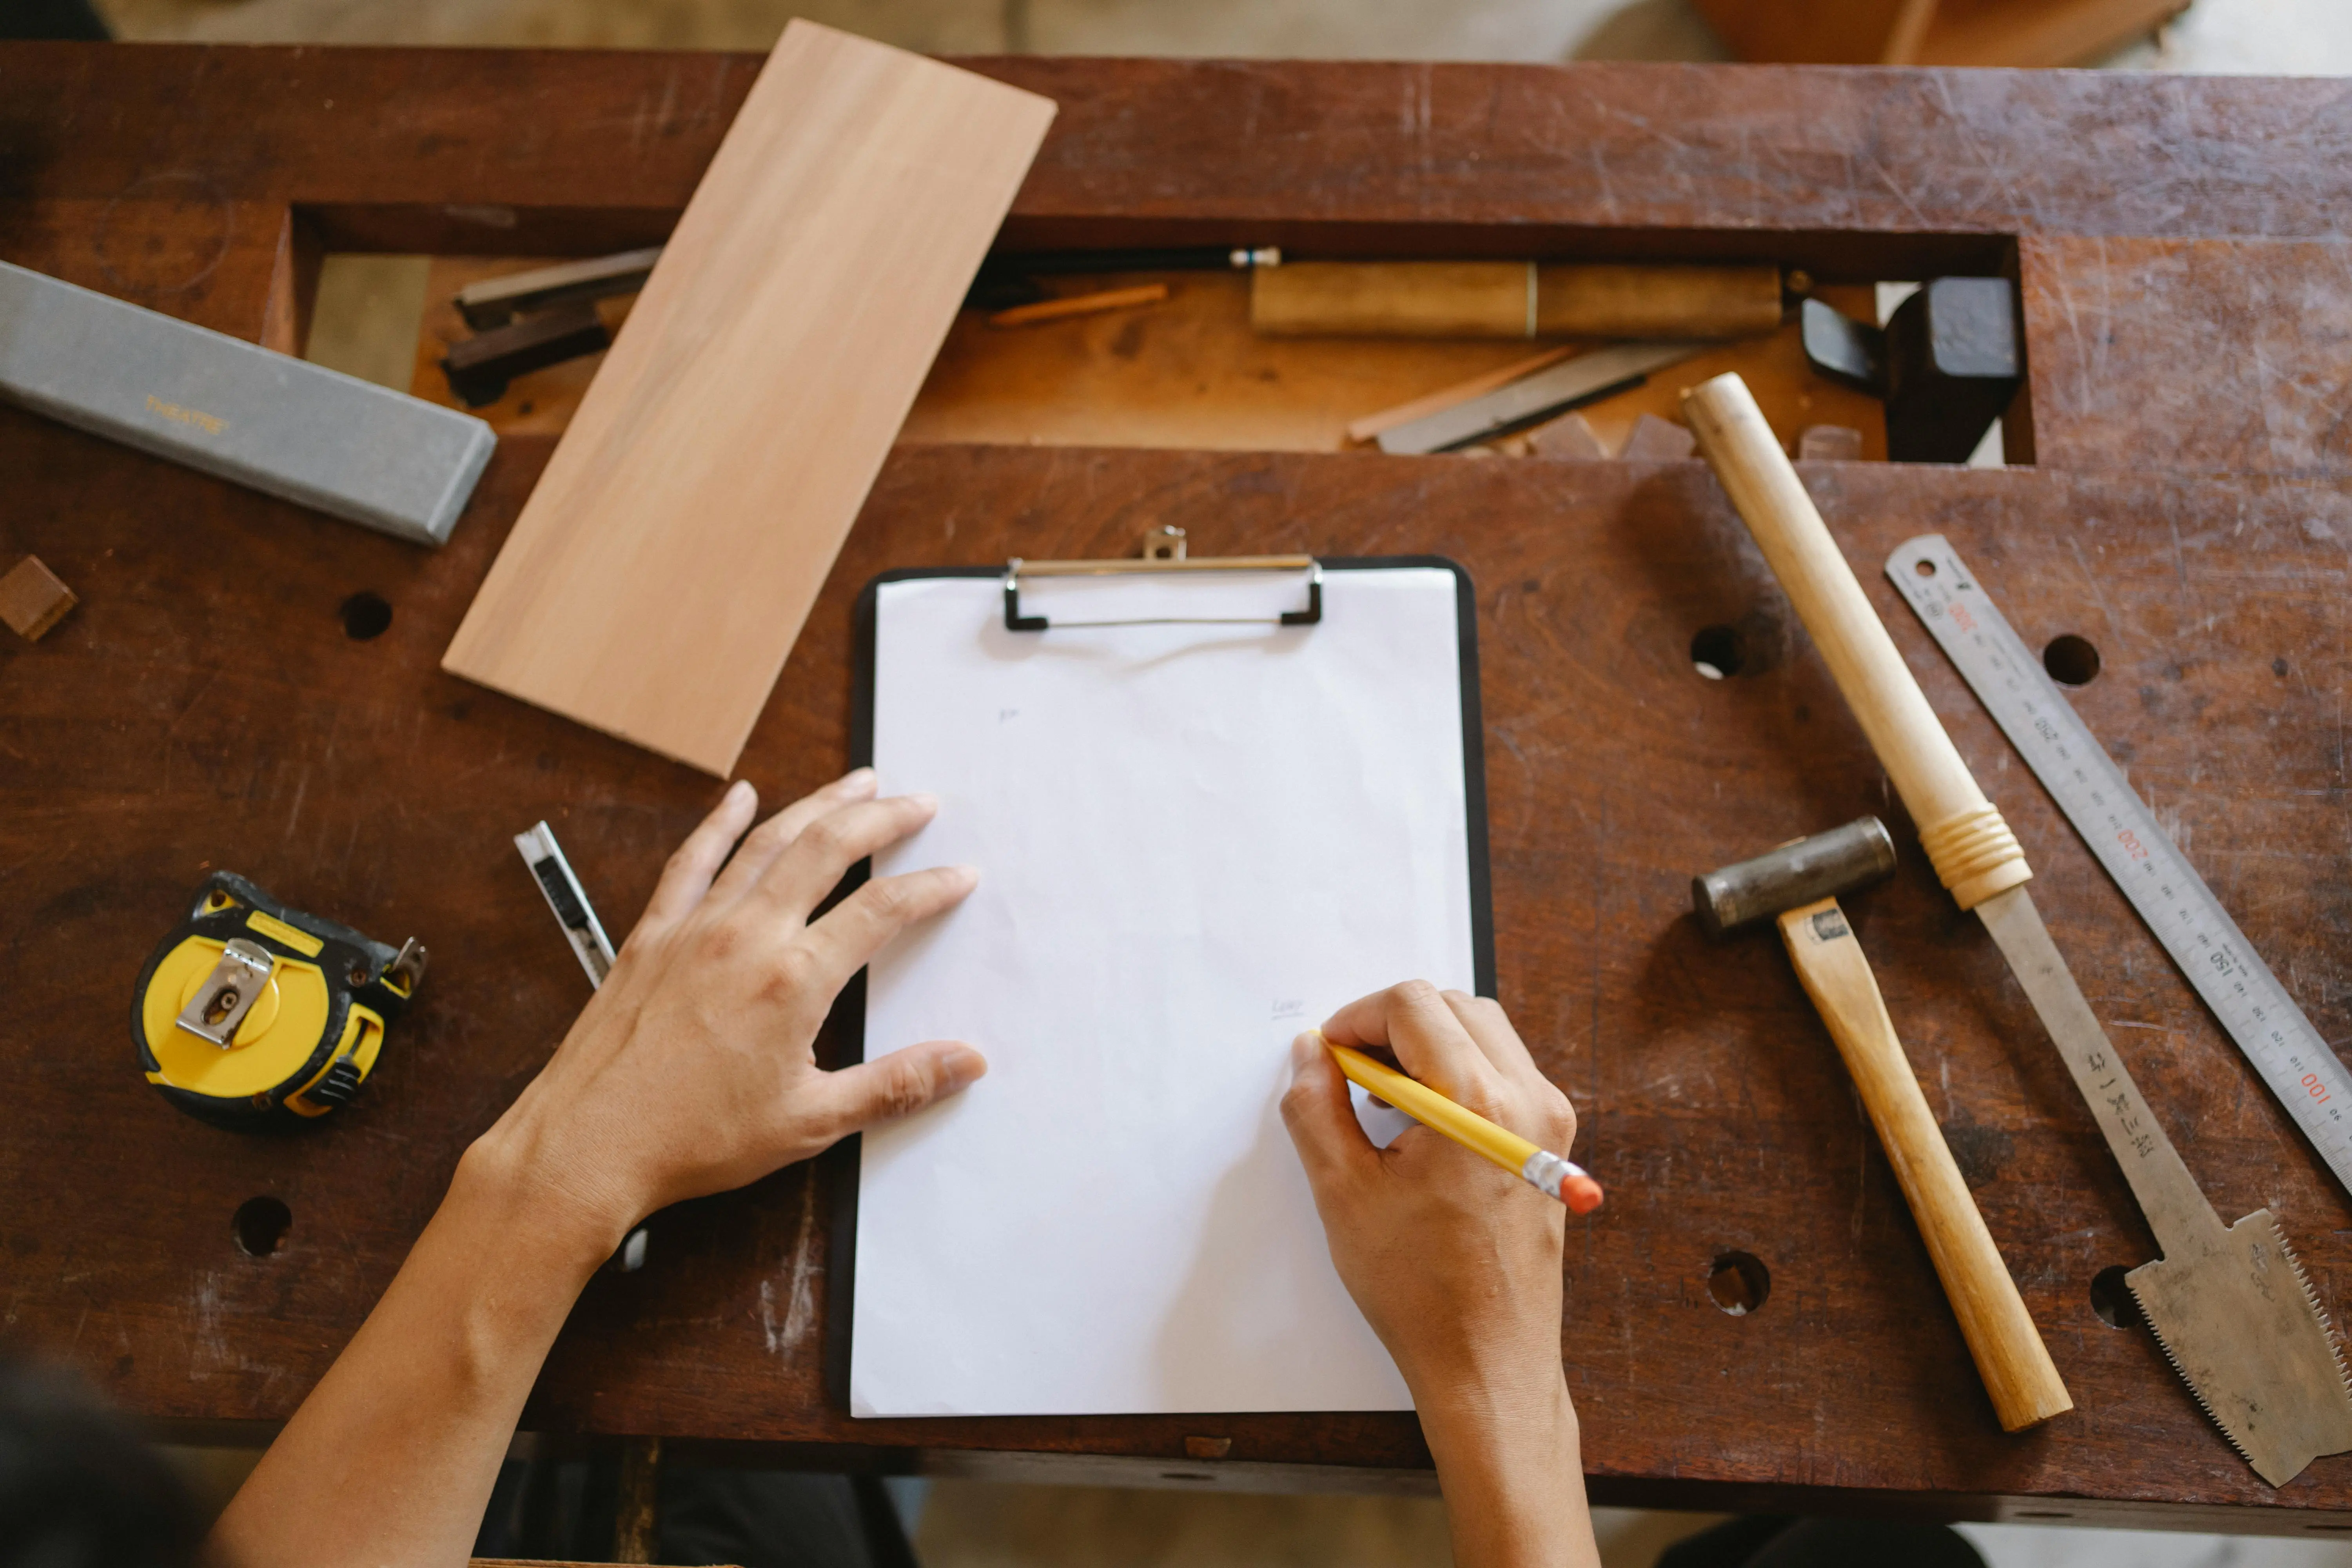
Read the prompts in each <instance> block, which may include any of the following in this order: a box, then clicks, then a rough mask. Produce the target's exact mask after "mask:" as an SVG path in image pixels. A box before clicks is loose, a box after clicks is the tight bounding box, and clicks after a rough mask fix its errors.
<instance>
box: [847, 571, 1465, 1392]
mask: <svg viewBox="0 0 2352 1568" xmlns="http://www.w3.org/2000/svg"><path fill="white" fill-rule="evenodd" d="M1178 537H1180V538H1181V535H1180V536H1178ZM1149 548H1150V546H1149V545H1147V549H1149ZM1155 559H1160V560H1164V559H1166V558H1164V557H1161V558H1153V557H1149V556H1147V557H1146V558H1144V559H1143V560H1141V561H1139V562H1133V563H1128V562H1101V563H1095V562H1087V563H1029V562H1023V561H1017V560H1016V561H1013V562H1010V563H1007V564H1005V565H1003V566H910V567H901V568H898V569H897V570H895V571H889V572H885V573H882V574H879V575H878V576H877V577H875V578H874V579H873V580H872V581H870V582H868V583H867V584H866V586H865V587H864V588H863V589H861V590H860V591H859V593H858V595H857V604H856V610H855V612H854V621H853V626H852V633H851V644H852V656H851V664H850V678H849V679H850V684H849V702H850V709H849V765H850V766H851V767H852V768H862V767H867V766H871V765H872V763H873V761H874V668H875V651H876V637H877V605H878V603H879V595H880V591H881V590H882V588H883V587H885V586H886V585H887V584H892V583H904V582H910V581H913V580H916V579H919V578H927V577H966V578H973V577H985V578H996V579H1001V580H1003V583H1004V584H1005V621H1006V625H1007V626H1009V627H1014V628H1016V629H1020V630H1024V631H1034V632H1035V633H1037V634H1039V635H1051V632H1050V627H1049V626H1047V625H1046V624H1045V622H1044V621H1043V620H1042V618H1040V619H1038V620H1037V623H1036V624H1035V625H1034V626H1023V625H1022V624H1021V622H1022V620H1023V619H1024V618H1026V617H1024V616H1023V615H1022V610H1021V605H1020V600H1019V589H1020V581H1021V579H1022V577H1023V576H1024V574H1028V575H1045V574H1057V575H1066V574H1071V573H1072V572H1075V571H1090V572H1091V571H1122V572H1126V571H1133V572H1144V571H1150V570H1151V569H1152V567H1153V563H1154V560H1155ZM1177 559H1179V560H1181V554H1180V555H1179V556H1178V557H1177ZM1276 559H1281V560H1283V561H1284V562H1285V563H1286V564H1287V565H1298V564H1300V563H1311V568H1310V569H1309V570H1310V581H1311V582H1312V584H1314V592H1313V594H1312V597H1311V600H1310V604H1311V606H1312V615H1313V616H1319V615H1320V613H1321V593H1320V584H1321V578H1322V574H1325V573H1335V572H1381V571H1391V572H1393V571H1402V570H1408V569H1421V570H1430V569H1435V570H1437V571H1442V572H1446V573H1450V574H1452V575H1453V578H1454V651H1455V658H1456V666H1457V668H1458V670H1459V672H1460V677H1461V682H1462V693H1461V710H1462V788H1463V796H1464V803H1463V804H1464V830H1465V848H1466V851H1467V854H1466V857H1465V858H1466V859H1467V861H1468V867H1469V874H1470V960H1471V972H1472V974H1473V976H1474V977H1475V983H1476V987H1477V994H1479V995H1481V996H1493V995H1494V994H1495V990H1496V980H1495V901H1494V886H1493V878H1492V870H1491V868H1490V866H1489V863H1488V858H1487V850H1486V722H1485V720H1484V718H1483V716H1482V710H1481V708H1480V705H1479V700H1478V599H1477V594H1476V591H1475V588H1474V586H1473V584H1472V583H1471V581H1470V574H1469V572H1468V570H1467V569H1466V568H1465V567H1464V566H1463V565H1462V564H1461V563H1459V562H1457V561H1453V560H1449V559H1448V558H1446V557H1445V556H1443V555H1350V556H1337V557H1332V556H1316V557H1305V556H1301V557H1296V558H1274V557H1241V558H1231V559H1229V560H1227V561H1223V562H1219V563H1217V564H1219V565H1226V566H1231V567H1234V568H1236V569H1241V570H1264V569H1265V563H1267V562H1269V561H1272V560H1276ZM1200 564H1202V565H1207V564H1209V563H1200ZM1041 568H1043V569H1044V570H1041ZM1283 618H1284V621H1285V622H1286V624H1289V625H1301V624H1309V625H1311V624H1312V618H1310V617H1309V616H1307V614H1305V613H1301V614H1299V615H1297V616H1284V617H1283ZM870 870H871V863H870V862H861V863H860V864H858V865H857V866H856V867H854V868H851V870H850V873H849V875H848V876H847V877H846V878H845V879H843V882H842V887H841V895H842V896H844V897H846V896H847V895H848V894H849V893H850V892H852V891H854V890H855V889H856V888H857V887H858V886H859V885H860V884H862V883H863V882H864V881H865V880H866V877H867V875H868V874H869V872H870ZM831 1023H832V1026H833V1035H834V1037H835V1039H837V1040H838V1041H840V1042H841V1044H840V1050H839V1053H838V1055H837V1057H836V1058H835V1062H834V1064H833V1065H835V1067H848V1066H853V1065H855V1064H856V1063H859V1062H862V1061H864V1060H865V1059H866V972H865V971H864V970H862V969H861V970H859V971H858V972H857V973H856V975H855V976H854V977H853V978H852V979H851V980H850V982H849V984H847V985H845V986H844V987H843V988H842V992H841V996H840V999H839V1000H838V1001H837V1002H835V1005H834V1009H833V1015H832V1018H831ZM860 1148H861V1139H860V1137H859V1135H857V1134H856V1133H852V1134H851V1135H850V1136H849V1137H846V1138H845V1139H843V1140H842V1141H841V1142H838V1143H836V1144H835V1145H834V1146H833V1147H832V1148H830V1149H828V1150H826V1151H825V1152H824V1153H823V1154H820V1155H819V1156H817V1159H816V1162H815V1164H816V1169H817V1173H818V1176H819V1179H821V1180H822V1181H823V1182H824V1187H825V1196H826V1215H827V1219H828V1231H827V1237H826V1247H825V1300H824V1309H825V1310H824V1387H825V1396H826V1398H827V1399H828V1400H830V1401H831V1402H832V1403H833V1405H835V1407H836V1408H838V1409H840V1410H842V1411H844V1412H846V1411H847V1410H848V1409H849V1352H850V1332H851V1323H852V1321H853V1318H854V1311H853V1308H854V1305H855V1302H856V1287H857V1173H858V1161H859V1151H860Z"/></svg>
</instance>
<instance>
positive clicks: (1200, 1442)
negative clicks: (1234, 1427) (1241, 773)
mask: <svg viewBox="0 0 2352 1568" xmlns="http://www.w3.org/2000/svg"><path fill="white" fill-rule="evenodd" d="M1233 1451H1234V1440H1233V1439H1232V1438H1231V1437H1187V1438H1185V1439H1184V1457H1185V1458H1188V1459H1222V1458H1224V1457H1225V1456H1226V1455H1227V1454H1230V1453H1232V1452H1233Z"/></svg>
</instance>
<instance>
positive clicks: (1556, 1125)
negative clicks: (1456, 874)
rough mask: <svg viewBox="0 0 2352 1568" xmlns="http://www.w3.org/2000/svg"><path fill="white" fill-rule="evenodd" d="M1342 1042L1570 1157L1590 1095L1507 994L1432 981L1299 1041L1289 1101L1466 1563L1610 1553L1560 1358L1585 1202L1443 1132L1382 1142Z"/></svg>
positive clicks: (1366, 1003) (1585, 1559)
mask: <svg viewBox="0 0 2352 1568" xmlns="http://www.w3.org/2000/svg"><path fill="white" fill-rule="evenodd" d="M1327 1040H1328V1042H1329V1043H1330V1044H1332V1045H1339V1046H1352V1047H1356V1048H1357V1049H1359V1050H1370V1051H1374V1052H1379V1053H1381V1054H1388V1053H1393V1054H1394V1056H1395V1058H1396V1059H1397V1063H1398V1065H1399V1067H1401V1068H1402V1069H1403V1070H1404V1071H1405V1072H1406V1073H1407V1074H1409V1075H1411V1076H1412V1077H1413V1078H1416V1079H1420V1080H1421V1081H1423V1083H1426V1084H1428V1085H1429V1086H1430V1087H1431V1088H1433V1089H1437V1090H1439V1091H1440V1092H1442V1093H1444V1094H1445V1095H1446V1096H1448V1097H1449V1098H1451V1099H1452V1100H1454V1101H1456V1102H1457V1103H1459V1104H1461V1105H1464V1106H1466V1107H1467V1108H1469V1109H1470V1110H1475V1111H1476V1112H1478V1113H1479V1114H1480V1115H1481V1116H1484V1117H1486V1119H1487V1120H1488V1121H1494V1122H1496V1123H1499V1124H1500V1125H1502V1126H1504V1127H1507V1128H1509V1129H1510V1130H1511V1131H1515V1132H1517V1133H1519V1134H1520V1135H1521V1136H1523V1137H1526V1138H1529V1139H1532V1140H1534V1141H1535V1142H1537V1143H1538V1144H1540V1145H1542V1146H1543V1147H1544V1148H1547V1149H1550V1150H1554V1151H1556V1152H1559V1153H1561V1154H1566V1153H1567V1152H1568V1151H1569V1145H1570V1142H1573V1141H1574V1139H1575V1136H1576V1111H1575V1109H1574V1108H1573V1107H1572V1106H1570V1104H1569V1102H1568V1097H1567V1096H1566V1095H1564V1094H1562V1093H1560V1091H1559V1089H1556V1088H1554V1087H1553V1086H1552V1084H1551V1082H1550V1081H1549V1079H1546V1078H1545V1077H1544V1076H1543V1074H1542V1073H1541V1072H1539V1071H1538V1070H1537V1068H1536V1065H1535V1061H1534V1058H1531V1057H1530V1056H1528V1048H1527V1047H1526V1046H1525V1045H1524V1044H1523V1043H1521V1041H1520V1039H1519V1037H1518V1034H1517V1031H1516V1030H1514V1029H1513V1028H1512V1027H1511V1021H1510V1019H1509V1018H1508V1017H1507V1016H1505V1015H1504V1013H1503V1009H1502V1008H1501V1007H1500V1006H1499V1005H1496V1003H1494V1002H1491V1001H1488V1000H1486V998H1484V997H1477V996H1469V995H1465V994H1463V993H1461V992H1458V991H1444V992H1441V991H1440V990H1438V989H1437V987H1435V986H1434V985H1432V984H1429V983H1428V982H1426V981H1411V982H1408V983H1406V984H1402V985H1398V986H1393V987H1391V989H1389V990H1387V991H1382V992H1380V993H1378V994H1374V995H1370V996H1367V997H1364V998H1363V999H1361V1000H1360V1001H1357V1002H1352V1003H1349V1005H1347V1006H1345V1007H1342V1008H1340V1009H1339V1012H1337V1013H1335V1014H1333V1015H1332V1016H1331V1019H1330V1021H1329V1022H1328V1023H1326V1024H1325V1025H1324V1026H1323V1028H1322V1031H1321V1034H1320V1035H1319V1036H1318V1035H1317V1034H1315V1033H1312V1032H1310V1033H1307V1034H1304V1035H1301V1036H1299V1037H1298V1038H1297V1041H1296V1042H1295V1043H1294V1045H1293V1047H1292V1058H1291V1067H1292V1079H1291V1086H1290V1089H1289V1092H1288V1093H1287V1094H1286V1095H1285V1096H1284V1097H1283V1101H1282V1114H1283V1120H1284V1121H1285V1122H1286V1123H1287V1124H1288V1126H1289V1128H1290V1136H1291V1141H1292V1142H1294V1143H1296V1144H1297V1149H1298V1157H1299V1160H1300V1162H1301V1163H1303V1164H1304V1165H1305V1166H1306V1170H1307V1183H1308V1184H1309V1185H1310V1186H1312V1187H1313V1188H1314V1191H1315V1206H1316V1210H1317V1212H1318V1213H1319V1214H1320V1215H1322V1219H1323V1229H1324V1234H1325V1236H1326V1237H1327V1238H1328V1241H1329V1243H1330V1247H1331V1261H1332V1263H1333V1264H1334V1265H1335V1266H1336V1267H1337V1268H1338V1269H1339V1279H1340V1280H1341V1281H1342V1282H1343V1283H1344V1284H1346V1286H1347V1287H1348V1293H1349V1295H1350V1296H1352V1297H1354V1298H1355V1300H1356V1305H1357V1306H1358V1307H1359V1308H1360V1309H1361V1310H1362V1311H1363V1314H1364V1317H1365V1320H1366V1321H1368V1322H1370V1324H1371V1327H1372V1331H1373V1332H1374V1333H1376V1334H1378V1335H1379V1336H1380V1339H1381V1343H1382V1344H1384V1345H1386V1346H1387V1347H1388V1351H1389V1354H1390V1355H1391V1356H1393V1357H1394V1358H1395V1360H1396V1363H1397V1370H1398V1371H1399V1372H1400V1373H1402V1374H1403V1376H1404V1380H1405V1384H1406V1386H1407V1387H1409V1388H1410V1389H1411V1390H1412V1398H1413V1407H1414V1409H1415V1410H1417V1411H1418V1412H1419V1413H1420V1416H1421V1425H1422V1430H1423V1434H1424V1435H1425V1436H1427V1437H1428V1439H1429V1447H1430V1452H1431V1454H1432V1455H1433V1456H1434V1457H1435V1458H1436V1460H1437V1470H1438V1480H1439V1483H1440V1485H1441V1486H1443V1487H1444V1491H1445V1495H1446V1500H1447V1504H1448V1511H1449V1513H1450V1515H1451V1518H1452V1522H1453V1529H1454V1555H1455V1560H1456V1561H1457V1562H1459V1563H1464V1564H1465V1565H1476V1568H1495V1565H1496V1564H1505V1563H1538V1562H1540V1563H1548V1564H1558V1563H1594V1562H1597V1561H1598V1557H1597V1555H1596V1554H1595V1552H1594V1547H1593V1542H1592V1528H1591V1519H1590V1516H1589V1514H1588V1513H1587V1511H1586V1508H1585V1502H1584V1487H1583V1471H1582V1468H1581V1467H1580V1462H1579V1458H1578V1440H1577V1426H1576V1412H1575V1409H1574V1407H1573V1406H1572V1405H1570V1402H1569V1396H1568V1382H1567V1379H1566V1377H1565V1375H1564V1374H1563V1373H1562V1370H1561V1365H1560V1348H1559V1335H1560V1279H1561V1270H1560V1248H1561V1241H1562V1237H1563V1234H1564V1231H1565V1226H1566V1222H1567V1211H1566V1210H1565V1209H1564V1208H1562V1207H1561V1206H1560V1205H1559V1204H1558V1203H1556V1202H1554V1201H1553V1200H1551V1199H1549V1198H1547V1197H1545V1196H1544V1195H1543V1194H1541V1193H1538V1192H1537V1191H1536V1190H1535V1189H1534V1188H1533V1187H1530V1186H1528V1184H1526V1183H1524V1182H1522V1181H1520V1180H1519V1179H1518V1178H1517V1177H1516V1176H1514V1175H1513V1174H1511V1173H1509V1172H1507V1171H1504V1170H1501V1169H1499V1168H1497V1167H1496V1165H1494V1164H1493V1163H1489V1162H1488V1161H1486V1160H1484V1159H1481V1158H1480V1157H1479V1156H1478V1155H1476V1154H1474V1153H1472V1152H1470V1151H1469V1150H1467V1149H1465V1148H1462V1147H1461V1146H1460V1145H1458V1144H1456V1143H1454V1142H1451V1141H1449V1140H1447V1139H1445V1138H1444V1137H1441V1136H1440V1135H1439V1134H1437V1133H1435V1132H1433V1131H1429V1130H1428V1129H1426V1128H1422V1127H1412V1128H1408V1129H1406V1131H1404V1132H1403V1133H1402V1135H1401V1136H1399V1137H1398V1138H1397V1139H1396V1141H1395V1142H1392V1143H1391V1144H1390V1145H1389V1146H1388V1147H1387V1148H1386V1149H1379V1148H1375V1147H1374V1146H1373V1144H1372V1142H1371V1140H1370V1138H1368V1137H1366V1136H1365V1135H1364V1131H1363V1128H1362V1127H1361V1126H1360V1124H1359V1123H1358V1122H1357V1121H1356V1114H1355V1110H1354V1108H1353V1107H1352V1105H1351V1104H1350V1103H1349V1098H1348V1081H1347V1079H1345V1078H1344V1077H1342V1076H1341V1075H1340V1072H1339V1066H1338V1064H1337V1063H1335V1062H1334V1061H1332V1059H1331V1055H1330V1053H1329V1052H1328V1051H1327V1050H1325V1049H1324V1048H1323V1047H1324V1043H1325V1042H1326V1041H1327Z"/></svg>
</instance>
